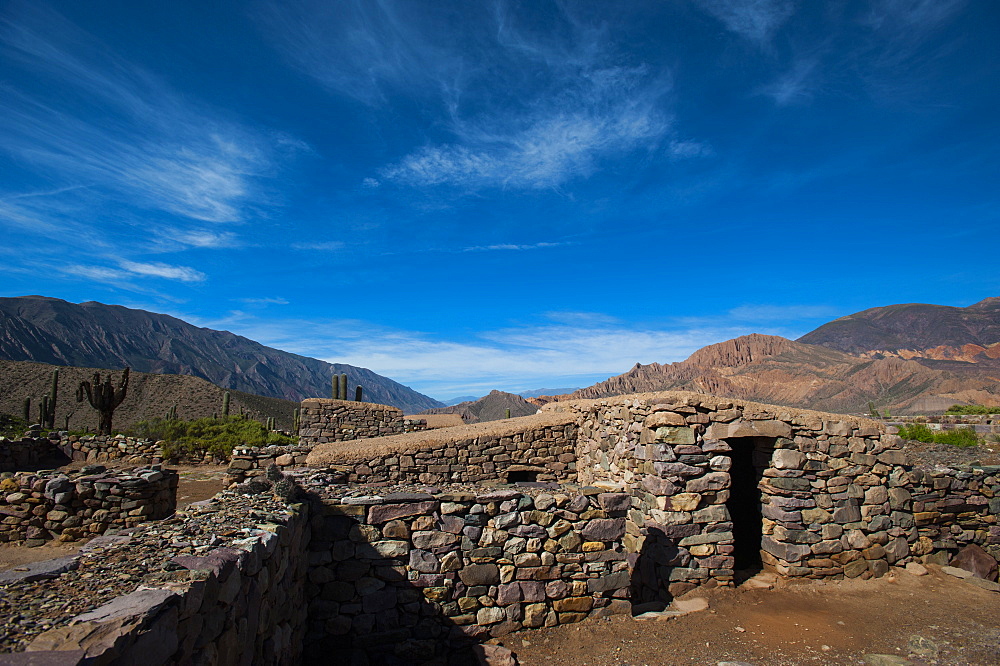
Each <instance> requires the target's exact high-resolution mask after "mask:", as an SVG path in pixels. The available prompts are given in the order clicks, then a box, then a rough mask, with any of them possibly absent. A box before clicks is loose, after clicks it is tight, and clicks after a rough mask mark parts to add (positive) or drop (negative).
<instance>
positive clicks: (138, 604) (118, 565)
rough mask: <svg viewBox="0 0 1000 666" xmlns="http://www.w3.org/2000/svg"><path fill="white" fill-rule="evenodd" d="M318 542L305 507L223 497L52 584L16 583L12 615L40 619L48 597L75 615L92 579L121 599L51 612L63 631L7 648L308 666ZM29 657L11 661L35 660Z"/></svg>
mask: <svg viewBox="0 0 1000 666" xmlns="http://www.w3.org/2000/svg"><path fill="white" fill-rule="evenodd" d="M308 539H309V531H308V519H307V511H306V509H305V507H303V506H302V505H290V506H289V505H286V504H285V503H284V502H283V501H281V500H278V499H276V498H274V497H273V496H270V495H269V494H268V495H260V496H256V497H248V496H239V495H235V494H233V493H223V494H222V495H220V496H219V498H218V500H217V501H209V502H203V503H200V505H193V506H192V507H191V508H190V510H189V511H186V512H183V513H182V515H181V516H180V517H179V518H178V519H176V520H173V521H167V523H166V524H158V525H155V526H153V525H150V526H145V527H144V528H140V529H137V530H134V531H132V533H131V534H128V535H125V536H116V537H102V538H101V539H99V540H97V541H94V542H91V543H90V544H88V546H87V547H86V548H85V551H86V552H84V554H83V555H81V556H80V557H78V558H77V561H76V562H74V563H71V564H69V565H68V566H64V567H62V570H61V571H58V572H55V571H54V573H53V575H51V576H49V578H51V580H45V581H34V580H32V578H31V577H27V578H22V579H21V580H6V581H4V582H5V584H6V586H5V589H4V595H3V597H2V598H0V610H9V609H10V608H16V609H19V610H21V611H22V612H23V613H28V612H29V611H28V610H27V609H28V608H29V604H28V603H27V601H28V600H30V599H33V598H34V597H35V596H37V595H38V594H39V590H40V589H42V588H44V590H45V593H46V594H55V595H56V596H57V597H58V598H60V599H62V600H66V601H69V603H67V604H66V605H67V606H71V607H72V606H75V605H78V602H80V601H81V599H79V595H80V590H81V589H86V586H87V585H90V584H92V583H91V581H93V582H96V583H97V584H98V585H99V586H100V591H103V590H104V588H106V587H110V588H112V596H110V597H109V596H107V595H104V596H103V598H105V599H107V602H106V603H103V604H101V603H100V602H98V603H96V604H93V605H92V606H91V608H92V610H88V611H87V612H83V613H78V614H75V615H69V616H67V615H60V613H59V612H58V611H55V612H54V611H53V610H52V609H49V610H48V611H43V612H47V613H48V614H47V615H46V618H47V619H46V620H45V621H44V622H45V626H50V625H55V626H53V627H52V628H51V629H48V630H47V631H44V632H42V633H37V631H38V630H37V629H36V627H37V626H42V625H41V624H40V623H34V622H32V623H30V624H29V625H28V626H21V627H19V629H18V631H12V632H9V633H8V634H7V635H6V636H4V638H3V641H5V642H6V644H7V646H8V647H10V646H12V647H14V648H15V649H25V647H26V648H27V650H28V651H29V652H30V653H32V656H33V657H34V658H35V659H36V660H37V663H46V664H67V665H70V664H72V665H75V664H83V663H88V664H89V663H116V664H138V663H141V664H144V665H146V666H159V665H161V664H213V665H216V664H217V665H228V664H233V665H236V664H289V665H290V664H298V663H301V662H300V650H301V646H302V644H303V638H304V631H305V627H306V604H305V602H304V597H303V584H304V582H305V577H306V558H305V557H303V553H304V551H305V549H306V547H307V544H308ZM144 558H148V559H144ZM137 579H139V580H141V582H140V584H139V585H138V587H137V586H136V583H135V582H124V583H123V582H122V581H123V580H124V581H135V580H137ZM100 591H95V592H93V593H91V594H89V595H87V596H88V597H90V596H93V597H100V596H102V595H101V592H100ZM118 591H120V592H121V593H120V594H119V595H118V596H113V594H114V592H118ZM73 595H76V596H75V597H74V596H73ZM89 600H90V599H83V600H82V601H83V602H84V603H85V604H86V602H87V601H89ZM4 604H7V606H4ZM94 606H96V607H94ZM19 657H23V656H19V655H0V664H24V663H28V662H27V661H25V659H24V658H19ZM32 663H36V662H32Z"/></svg>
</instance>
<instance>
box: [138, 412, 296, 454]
mask: <svg viewBox="0 0 1000 666" xmlns="http://www.w3.org/2000/svg"><path fill="white" fill-rule="evenodd" d="M127 434H129V435H131V436H133V437H143V438H147V439H153V440H163V441H164V442H165V444H164V445H163V457H164V458H168V459H169V458H173V457H175V456H177V455H179V454H188V455H204V454H205V453H211V454H213V455H217V456H229V455H230V454H232V452H233V449H234V448H235V447H237V446H268V445H272V444H275V445H288V444H295V443H296V441H297V440H296V439H295V438H293V437H288V436H286V435H279V434H278V433H276V432H270V431H268V429H267V428H266V427H264V424H262V423H259V422H257V421H254V420H251V419H245V418H242V417H239V416H229V417H222V418H219V419H213V418H203V419H195V420H194V421H181V420H179V419H161V418H155V419H150V420H147V421H139V422H138V423H136V424H135V425H134V426H132V428H131V429H130V430H129V431H128V433H127Z"/></svg>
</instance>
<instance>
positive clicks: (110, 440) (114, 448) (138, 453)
mask: <svg viewBox="0 0 1000 666" xmlns="http://www.w3.org/2000/svg"><path fill="white" fill-rule="evenodd" d="M161 444H162V443H161V442H154V441H152V440H148V439H140V438H136V437H126V436H125V435H114V436H108V435H64V436H62V437H60V438H59V448H61V449H62V450H63V452H64V453H65V454H66V455H67V456H69V458H70V459H71V460H74V461H86V462H92V463H102V462H110V461H113V460H121V461H124V462H129V463H134V464H140V465H151V464H154V463H160V462H163V454H162V451H161V449H160V446H161Z"/></svg>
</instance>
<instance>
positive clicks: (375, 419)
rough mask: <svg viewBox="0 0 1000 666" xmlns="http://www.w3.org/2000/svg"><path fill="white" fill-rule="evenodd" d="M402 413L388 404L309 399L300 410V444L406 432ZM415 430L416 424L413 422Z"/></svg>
mask: <svg viewBox="0 0 1000 666" xmlns="http://www.w3.org/2000/svg"><path fill="white" fill-rule="evenodd" d="M404 421H405V419H404V418H403V412H402V410H400V409H397V408H396V407H390V406H389V405H378V404H375V403H372V402H352V401H349V400H330V399H324V398H310V399H308V400H303V401H302V404H301V405H300V410H299V424H300V425H299V444H301V445H302V446H309V447H312V446H315V445H316V444H323V443H326V442H342V441H348V440H352V439H365V438H368V437H384V436H386V435H396V434H399V433H402V432H405V431H406V423H405V422H404ZM410 427H411V428H412V429H416V427H417V426H416V425H414V424H413V423H411V424H410Z"/></svg>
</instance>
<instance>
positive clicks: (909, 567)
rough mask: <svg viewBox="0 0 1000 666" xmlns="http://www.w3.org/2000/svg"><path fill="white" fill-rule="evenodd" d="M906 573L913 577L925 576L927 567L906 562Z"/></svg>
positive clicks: (917, 563)
mask: <svg viewBox="0 0 1000 666" xmlns="http://www.w3.org/2000/svg"><path fill="white" fill-rule="evenodd" d="M906 572H907V573H910V574H913V575H914V576H926V575H927V567H925V566H924V565H922V564H920V563H919V562H907V563H906Z"/></svg>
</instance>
